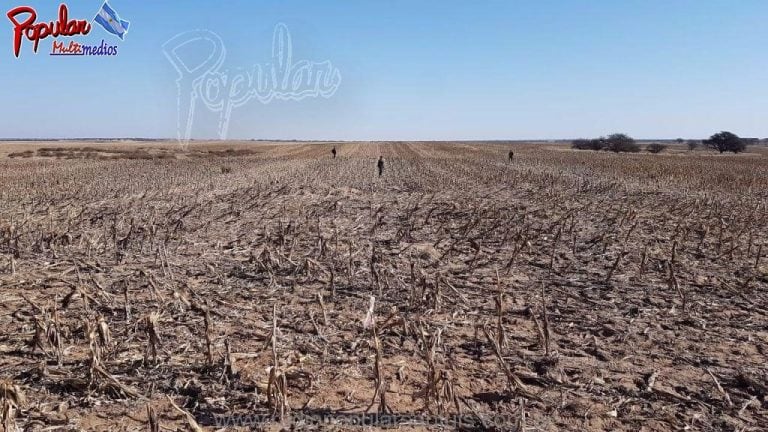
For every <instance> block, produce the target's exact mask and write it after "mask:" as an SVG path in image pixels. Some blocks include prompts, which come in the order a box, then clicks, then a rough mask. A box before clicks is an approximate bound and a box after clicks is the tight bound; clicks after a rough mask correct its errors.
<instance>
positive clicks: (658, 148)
mask: <svg viewBox="0 0 768 432" xmlns="http://www.w3.org/2000/svg"><path fill="white" fill-rule="evenodd" d="M666 148H667V146H666V145H664V144H661V143H650V144H648V145H647V146H646V147H645V149H646V150H647V151H648V152H650V153H653V154H656V153H661V152H663V151H664V150H666Z"/></svg>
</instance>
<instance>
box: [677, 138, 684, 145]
mask: <svg viewBox="0 0 768 432" xmlns="http://www.w3.org/2000/svg"><path fill="white" fill-rule="evenodd" d="M675 142H676V143H678V144H682V143H684V142H685V140H684V139H682V138H678V139H676V140H675Z"/></svg>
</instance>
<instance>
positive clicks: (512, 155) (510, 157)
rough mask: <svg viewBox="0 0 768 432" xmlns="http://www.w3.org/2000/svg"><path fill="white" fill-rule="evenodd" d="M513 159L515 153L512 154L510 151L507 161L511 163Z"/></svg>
mask: <svg viewBox="0 0 768 432" xmlns="http://www.w3.org/2000/svg"><path fill="white" fill-rule="evenodd" d="M513 159H515V152H513V151H512V150H510V151H509V160H510V161H512V160H513Z"/></svg>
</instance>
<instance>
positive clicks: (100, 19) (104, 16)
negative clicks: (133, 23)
mask: <svg viewBox="0 0 768 432" xmlns="http://www.w3.org/2000/svg"><path fill="white" fill-rule="evenodd" d="M93 20H94V21H96V22H97V23H99V24H101V26H102V27H104V30H106V31H108V32H110V33H112V34H113V35H115V36H117V37H119V38H120V40H123V37H124V36H125V34H126V33H128V25H130V23H129V22H128V21H123V20H121V19H120V17H119V16H117V12H115V10H114V9H112V8H111V7H110V6H109V4H107V2H104V4H103V5H101V9H99V13H98V14H96V18H94V19H93Z"/></svg>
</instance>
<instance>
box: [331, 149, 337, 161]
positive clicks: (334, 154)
mask: <svg viewBox="0 0 768 432" xmlns="http://www.w3.org/2000/svg"><path fill="white" fill-rule="evenodd" d="M331 154H332V155H333V158H334V159H336V147H334V148H333V149H332V150H331Z"/></svg>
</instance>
